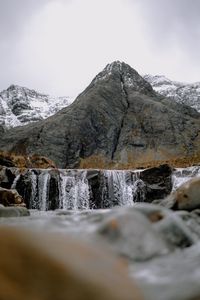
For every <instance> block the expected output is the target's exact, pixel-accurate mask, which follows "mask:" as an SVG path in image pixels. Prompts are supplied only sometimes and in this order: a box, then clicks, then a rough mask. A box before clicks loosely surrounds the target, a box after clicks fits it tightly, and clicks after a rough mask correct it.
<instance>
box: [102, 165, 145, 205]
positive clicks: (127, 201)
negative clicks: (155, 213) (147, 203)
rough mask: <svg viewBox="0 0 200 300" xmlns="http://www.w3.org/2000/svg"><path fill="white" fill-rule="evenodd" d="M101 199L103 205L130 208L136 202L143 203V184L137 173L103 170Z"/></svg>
mask: <svg viewBox="0 0 200 300" xmlns="http://www.w3.org/2000/svg"><path fill="white" fill-rule="evenodd" d="M103 177H104V180H103V182H104V183H103V185H104V187H103V189H102V199H104V201H106V202H107V203H105V205H106V206H107V205H108V206H111V205H113V206H114V205H119V206H132V205H133V203H134V202H136V201H138V202H139V201H141V202H142V201H144V199H145V189H144V188H145V184H144V182H143V181H142V180H141V179H139V173H138V172H134V173H133V172H131V171H124V170H123V171H118V170H104V171H103Z"/></svg>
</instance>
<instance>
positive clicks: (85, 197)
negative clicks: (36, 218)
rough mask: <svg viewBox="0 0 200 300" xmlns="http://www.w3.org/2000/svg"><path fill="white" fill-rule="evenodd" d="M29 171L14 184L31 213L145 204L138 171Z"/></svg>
mask: <svg viewBox="0 0 200 300" xmlns="http://www.w3.org/2000/svg"><path fill="white" fill-rule="evenodd" d="M89 173H90V171H88V170H41V169H29V170H27V171H26V172H25V173H23V174H21V175H19V176H17V177H16V178H15V180H14V182H13V184H12V187H16V188H17V190H18V192H19V193H20V194H21V195H22V197H23V198H24V199H25V202H26V203H27V206H28V207H29V208H31V209H39V210H43V211H45V210H54V209H58V208H59V209H64V210H78V209H82V210H84V209H86V210H87V209H92V208H94V209H95V208H110V207H113V206H132V205H133V203H134V202H143V201H144V200H145V197H146V192H145V191H146V185H145V183H144V182H143V181H142V180H141V179H140V176H139V173H138V172H134V171H125V170H123V171H118V170H104V171H101V170H96V171H95V176H96V177H95V180H94V181H92V180H91V178H93V176H92V177H91V176H90V175H88V174H89Z"/></svg>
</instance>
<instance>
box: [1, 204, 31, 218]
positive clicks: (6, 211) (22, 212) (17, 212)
mask: <svg viewBox="0 0 200 300" xmlns="http://www.w3.org/2000/svg"><path fill="white" fill-rule="evenodd" d="M26 216H30V213H29V211H28V209H27V208H25V207H4V206H1V207H0V217H2V218H11V217H26Z"/></svg>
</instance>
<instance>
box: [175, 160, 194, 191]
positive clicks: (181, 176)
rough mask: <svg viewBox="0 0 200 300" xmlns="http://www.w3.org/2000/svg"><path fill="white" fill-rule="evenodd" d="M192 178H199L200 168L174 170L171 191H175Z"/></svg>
mask: <svg viewBox="0 0 200 300" xmlns="http://www.w3.org/2000/svg"><path fill="white" fill-rule="evenodd" d="M193 177H200V166H194V167H188V168H177V169H175V171H174V172H173V175H172V183H173V188H172V190H173V191H175V190H176V189H177V188H178V187H179V186H180V185H182V184H183V183H185V182H187V181H188V180H190V179H191V178H193Z"/></svg>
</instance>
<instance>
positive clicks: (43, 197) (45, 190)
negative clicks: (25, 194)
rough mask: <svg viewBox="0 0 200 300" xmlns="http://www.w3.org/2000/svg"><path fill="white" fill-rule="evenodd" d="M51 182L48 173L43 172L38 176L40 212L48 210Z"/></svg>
mask: <svg viewBox="0 0 200 300" xmlns="http://www.w3.org/2000/svg"><path fill="white" fill-rule="evenodd" d="M49 180H50V174H49V173H48V171H45V172H42V173H41V174H40V175H39V176H38V200H39V206H40V210H48V199H49Z"/></svg>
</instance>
